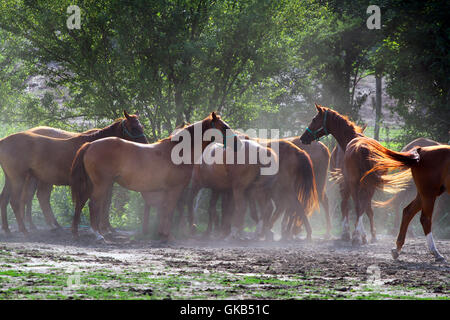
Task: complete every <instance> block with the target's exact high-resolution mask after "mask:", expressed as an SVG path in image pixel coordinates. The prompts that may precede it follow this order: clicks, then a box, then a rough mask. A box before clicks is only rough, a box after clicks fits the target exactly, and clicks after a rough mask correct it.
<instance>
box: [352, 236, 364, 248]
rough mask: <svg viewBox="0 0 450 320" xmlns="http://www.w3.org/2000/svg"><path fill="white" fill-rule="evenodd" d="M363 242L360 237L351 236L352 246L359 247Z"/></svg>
mask: <svg viewBox="0 0 450 320" xmlns="http://www.w3.org/2000/svg"><path fill="white" fill-rule="evenodd" d="M362 244H363V241H362V239H361V238H360V237H353V239H352V246H354V247H359V246H361V245H362Z"/></svg>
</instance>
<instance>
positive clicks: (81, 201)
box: [72, 197, 91, 239]
mask: <svg viewBox="0 0 450 320" xmlns="http://www.w3.org/2000/svg"><path fill="white" fill-rule="evenodd" d="M87 201H88V198H87V197H85V198H83V199H78V200H77V201H76V202H75V213H74V215H73V220H72V235H73V237H74V238H75V239H78V225H79V224H80V219H81V211H82V210H83V207H84V206H85V205H86V202H87ZM90 211H91V210H90V209H89V212H90Z"/></svg>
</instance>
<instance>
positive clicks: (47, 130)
mask: <svg viewBox="0 0 450 320" xmlns="http://www.w3.org/2000/svg"><path fill="white" fill-rule="evenodd" d="M26 132H31V133H35V134H39V135H42V136H46V137H52V138H60V139H66V138H72V137H75V136H76V135H77V133H75V132H70V131H65V130H62V129H57V128H52V127H46V126H40V127H35V128H31V129H29V130H27V131H26Z"/></svg>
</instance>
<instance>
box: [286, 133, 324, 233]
mask: <svg viewBox="0 0 450 320" xmlns="http://www.w3.org/2000/svg"><path fill="white" fill-rule="evenodd" d="M286 140H287V141H290V142H292V143H293V144H295V145H296V146H297V147H299V148H300V149H302V150H303V151H305V152H306V153H307V154H308V155H309V157H310V158H311V162H312V164H313V170H314V176H315V179H316V187H317V194H318V196H319V203H321V204H322V206H323V209H324V211H325V218H326V226H327V231H326V233H325V237H326V238H329V237H330V236H331V217H330V208H329V204H328V197H327V194H326V192H325V191H326V188H327V180H328V179H327V177H328V167H329V165H330V150H328V148H327V146H326V145H324V144H323V143H322V142H320V141H317V142H312V143H311V144H304V143H302V142H301V140H300V137H290V138H286Z"/></svg>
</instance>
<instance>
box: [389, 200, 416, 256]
mask: <svg viewBox="0 0 450 320" xmlns="http://www.w3.org/2000/svg"><path fill="white" fill-rule="evenodd" d="M420 209H422V201H421V198H420V195H419V194H417V196H416V198H415V199H414V200H413V201H411V203H410V204H409V205H408V206H406V208H405V209H403V216H402V222H401V225H400V231H399V233H398V237H397V248H394V249H392V251H391V253H392V257H393V258H394V259H397V258H398V256H399V254H400V251H401V250H402V247H403V244H404V243H405V237H406V231H407V230H408V225H409V223H410V222H411V219H412V218H414V216H415V215H416V213H417V212H419V211H420Z"/></svg>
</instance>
